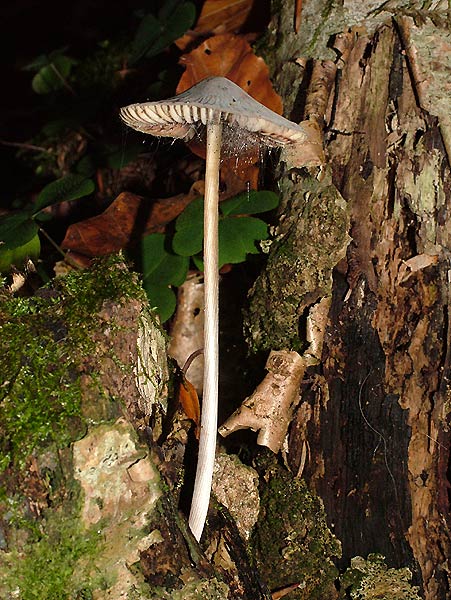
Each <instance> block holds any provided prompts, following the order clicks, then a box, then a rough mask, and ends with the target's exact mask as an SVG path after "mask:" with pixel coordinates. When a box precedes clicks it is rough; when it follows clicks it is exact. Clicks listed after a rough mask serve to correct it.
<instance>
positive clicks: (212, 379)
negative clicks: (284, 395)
mask: <svg viewBox="0 0 451 600" xmlns="http://www.w3.org/2000/svg"><path fill="white" fill-rule="evenodd" d="M221 137H222V123H221V115H220V114H218V113H216V114H215V113H213V110H211V109H210V110H209V115H208V122H207V161H206V166H205V199H204V294H205V324H204V357H205V367H204V389H203V398H202V417H201V429H200V437H199V456H198V460H197V470H196V479H195V481H194V492H193V499H192V503H191V512H190V516H189V526H190V528H191V531H192V532H193V535H194V537H195V538H196V539H197V540H200V537H201V535H202V531H203V529H204V525H205V520H206V518H207V512H208V504H209V501H210V492H211V482H212V478H213V467H214V461H215V451H216V432H217V421H218V379H219V348H218V329H219V273H218V196H219V163H220V158H221Z"/></svg>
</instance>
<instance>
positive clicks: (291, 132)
mask: <svg viewBox="0 0 451 600" xmlns="http://www.w3.org/2000/svg"><path fill="white" fill-rule="evenodd" d="M120 116H121V118H122V120H123V121H124V122H125V123H126V124H127V125H129V126H130V127H132V128H133V129H136V130H138V131H142V132H143V133H149V134H151V135H155V136H163V137H176V138H184V139H185V140H190V139H191V138H192V137H193V136H194V134H195V131H196V126H197V125H199V124H202V125H206V124H207V122H208V121H209V120H211V119H213V118H216V119H218V118H219V119H220V120H221V121H222V122H223V123H227V124H229V125H231V126H232V127H233V126H235V127H239V128H241V129H244V130H246V131H249V132H251V133H252V134H254V135H257V136H258V137H259V139H260V140H261V141H262V142H263V143H264V144H266V145H267V146H283V145H285V144H290V143H292V142H299V141H303V140H305V139H306V138H307V132H306V131H305V129H304V128H303V127H302V126H301V125H297V124H296V123H293V122H292V121H289V120H288V119H285V118H284V117H281V116H280V115H278V114H277V113H275V112H273V111H272V110H270V109H269V108H266V106H263V105H262V104H260V102H257V101H256V100H254V99H253V98H252V97H251V96H249V94H247V93H246V92H245V91H244V90H242V89H241V88H240V87H239V86H238V85H236V84H235V83H233V82H232V81H230V80H229V79H226V78H225V77H208V78H207V79H204V80H202V81H201V82H199V83H197V84H196V85H194V86H192V87H191V88H189V89H188V90H186V91H184V92H182V93H181V94H179V95H178V96H174V97H173V98H168V99H167V100H159V101H158V102H143V103H138V104H130V105H129V106H125V107H124V108H121V111H120Z"/></svg>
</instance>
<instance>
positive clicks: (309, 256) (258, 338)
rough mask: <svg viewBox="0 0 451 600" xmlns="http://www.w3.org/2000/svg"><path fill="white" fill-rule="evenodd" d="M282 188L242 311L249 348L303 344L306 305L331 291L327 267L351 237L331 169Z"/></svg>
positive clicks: (298, 347)
mask: <svg viewBox="0 0 451 600" xmlns="http://www.w3.org/2000/svg"><path fill="white" fill-rule="evenodd" d="M282 188H283V189H282V194H283V206H282V207H281V209H282V212H283V214H284V219H283V220H282V221H281V223H280V225H279V228H278V231H277V239H276V241H275V242H274V243H273V245H272V247H271V251H270V255H269V259H268V263H267V266H266V269H265V271H264V272H263V273H262V274H261V275H260V277H259V278H258V279H257V281H256V282H255V284H254V286H253V288H252V290H251V292H250V302H249V309H248V311H247V314H246V315H245V328H246V337H247V340H248V343H249V346H250V348H251V350H252V351H253V352H257V351H261V350H263V351H267V350H282V349H286V348H290V349H293V350H297V351H300V352H302V351H303V350H304V349H305V345H306V340H305V335H304V333H303V328H305V318H306V317H305V311H306V310H307V309H308V308H309V307H310V306H312V305H313V304H315V302H317V301H318V300H320V299H321V298H323V297H325V296H329V295H330V293H331V289H332V270H333V268H334V267H335V266H336V264H337V263H338V262H339V260H340V259H341V258H342V257H343V256H344V255H345V252H346V248H347V245H348V243H349V240H350V238H349V235H348V231H349V211H348V207H347V204H346V202H345V201H344V199H343V198H342V196H341V195H340V194H339V192H338V191H337V189H336V188H335V187H334V186H333V185H332V184H331V181H330V175H327V176H325V177H324V179H323V180H322V181H321V182H318V181H316V180H315V179H313V178H306V179H305V180H302V181H300V182H299V183H293V182H292V181H289V180H287V181H285V182H284V184H283V186H282Z"/></svg>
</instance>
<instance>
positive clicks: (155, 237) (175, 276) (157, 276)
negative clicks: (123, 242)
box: [141, 233, 189, 287]
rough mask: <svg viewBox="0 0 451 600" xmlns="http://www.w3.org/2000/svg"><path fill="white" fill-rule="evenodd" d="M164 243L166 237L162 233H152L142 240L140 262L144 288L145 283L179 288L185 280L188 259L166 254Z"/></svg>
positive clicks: (169, 253)
mask: <svg viewBox="0 0 451 600" xmlns="http://www.w3.org/2000/svg"><path fill="white" fill-rule="evenodd" d="M165 243H166V236H165V235H164V234H163V233H152V234H150V235H147V236H145V237H144V238H143V240H142V244H141V260H142V270H143V282H144V287H145V286H146V283H149V284H152V285H160V286H165V285H166V286H167V285H175V286H179V285H182V283H183V282H184V281H185V279H186V275H187V273H188V266H189V259H188V258H187V257H185V256H178V255H176V254H172V253H171V252H168V251H167V250H166V248H165Z"/></svg>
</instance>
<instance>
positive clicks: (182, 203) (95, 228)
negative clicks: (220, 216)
mask: <svg viewBox="0 0 451 600" xmlns="http://www.w3.org/2000/svg"><path fill="white" fill-rule="evenodd" d="M199 195H200V194H199V193H198V192H197V191H196V187H195V186H193V187H192V188H191V190H190V192H189V193H188V194H179V195H177V196H173V197H172V198H166V199H165V200H156V201H155V202H153V203H152V204H151V203H150V202H148V201H146V200H144V199H143V198H141V196H136V195H135V194H131V193H130V192H122V194H119V196H118V197H117V198H116V199H115V200H113V202H112V203H111V204H110V206H109V207H108V208H107V209H106V210H105V211H104V212H103V213H101V214H100V215H97V216H95V217H91V218H90V219H86V220H85V221H81V222H79V223H74V224H73V225H70V227H69V228H68V229H67V232H66V236H65V238H64V240H63V241H62V243H61V247H62V248H64V249H65V250H71V251H73V252H76V253H80V254H83V255H84V256H91V257H93V256H103V255H105V254H112V253H113V252H118V251H119V250H122V249H123V248H126V247H127V246H129V245H130V244H132V243H134V242H135V243H136V242H137V239H136V238H137V235H138V234H141V235H145V234H149V233H156V232H160V231H163V230H164V227H165V226H166V225H167V224H168V223H169V222H170V221H172V220H173V219H175V218H176V217H177V216H178V215H179V214H180V213H181V212H182V211H183V209H184V208H185V207H186V206H187V205H188V204H189V203H190V202H191V201H192V200H194V198H196V197H197V196H199ZM140 223H142V224H143V226H140ZM136 224H138V228H139V231H137V229H136Z"/></svg>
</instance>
